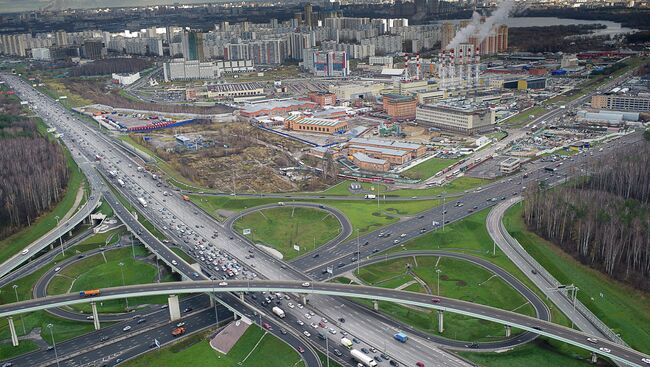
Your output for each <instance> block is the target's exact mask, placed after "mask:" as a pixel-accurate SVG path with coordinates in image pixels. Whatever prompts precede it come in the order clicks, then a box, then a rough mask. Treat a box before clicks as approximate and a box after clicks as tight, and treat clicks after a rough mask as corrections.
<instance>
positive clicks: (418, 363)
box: [415, 361, 424, 367]
mask: <svg viewBox="0 0 650 367" xmlns="http://www.w3.org/2000/svg"><path fill="white" fill-rule="evenodd" d="M415 365H416V366H418V367H424V363H423V362H420V361H418V362H417V363H415Z"/></svg>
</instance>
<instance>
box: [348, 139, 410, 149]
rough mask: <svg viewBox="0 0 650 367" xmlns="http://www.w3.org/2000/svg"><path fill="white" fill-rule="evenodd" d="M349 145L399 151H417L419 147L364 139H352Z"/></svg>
mask: <svg viewBox="0 0 650 367" xmlns="http://www.w3.org/2000/svg"><path fill="white" fill-rule="evenodd" d="M350 143H351V144H360V145H380V146H383V147H387V148H399V149H407V150H412V149H419V148H420V147H421V145H419V144H411V143H402V142H399V141H394V140H393V141H388V140H380V139H366V138H353V139H350Z"/></svg>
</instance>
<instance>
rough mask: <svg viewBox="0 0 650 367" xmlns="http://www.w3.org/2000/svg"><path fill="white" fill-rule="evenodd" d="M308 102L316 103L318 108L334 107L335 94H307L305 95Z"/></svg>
mask: <svg viewBox="0 0 650 367" xmlns="http://www.w3.org/2000/svg"><path fill="white" fill-rule="evenodd" d="M307 97H308V98H309V100H310V101H312V102H314V103H317V104H318V105H319V106H321V107H323V106H334V105H335V104H336V94H334V93H326V92H309V94H308V95H307Z"/></svg>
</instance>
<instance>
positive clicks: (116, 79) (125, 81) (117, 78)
mask: <svg viewBox="0 0 650 367" xmlns="http://www.w3.org/2000/svg"><path fill="white" fill-rule="evenodd" d="M111 79H112V80H113V83H115V84H120V85H131V84H133V83H135V81H136V80H138V79H140V73H139V72H138V73H133V74H116V73H113V74H112V75H111Z"/></svg>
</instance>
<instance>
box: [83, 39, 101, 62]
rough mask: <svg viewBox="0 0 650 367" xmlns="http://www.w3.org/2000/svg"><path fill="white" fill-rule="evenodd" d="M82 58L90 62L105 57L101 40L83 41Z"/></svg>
mask: <svg viewBox="0 0 650 367" xmlns="http://www.w3.org/2000/svg"><path fill="white" fill-rule="evenodd" d="M82 54H83V57H85V58H86V59H90V60H98V59H101V58H103V57H104V56H105V55H106V49H105V48H104V43H103V42H102V41H101V40H97V39H89V40H85V41H84V43H83V48H82Z"/></svg>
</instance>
